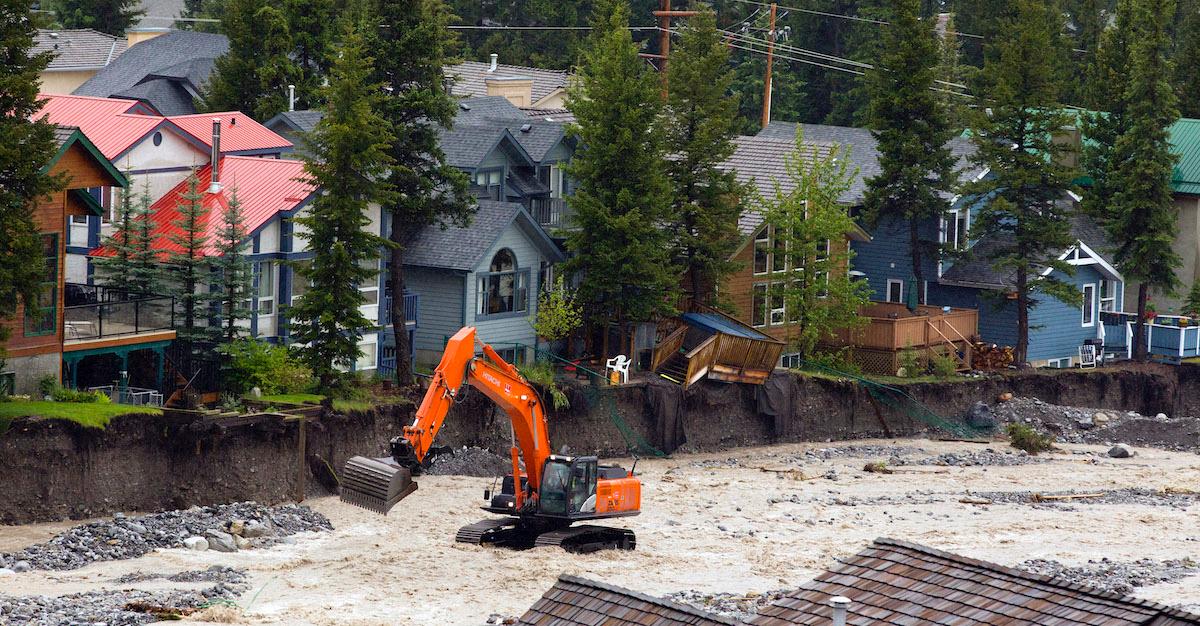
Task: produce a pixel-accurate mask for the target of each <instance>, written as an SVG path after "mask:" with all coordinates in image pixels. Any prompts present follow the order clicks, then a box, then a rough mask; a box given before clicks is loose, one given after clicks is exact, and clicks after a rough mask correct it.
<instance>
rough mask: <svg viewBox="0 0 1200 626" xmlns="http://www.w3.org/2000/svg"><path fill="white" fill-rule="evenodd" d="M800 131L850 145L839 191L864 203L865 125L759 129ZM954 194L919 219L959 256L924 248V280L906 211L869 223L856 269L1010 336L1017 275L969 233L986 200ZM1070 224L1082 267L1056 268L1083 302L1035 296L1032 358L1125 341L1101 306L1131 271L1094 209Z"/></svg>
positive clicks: (1069, 252) (902, 298)
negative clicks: (972, 313)
mask: <svg viewBox="0 0 1200 626" xmlns="http://www.w3.org/2000/svg"><path fill="white" fill-rule="evenodd" d="M798 131H799V132H802V133H803V137H804V140H805V141H815V142H829V143H834V144H837V145H840V146H843V147H845V148H848V149H849V158H850V159H851V160H852V161H853V166H854V167H857V168H858V175H857V176H856V178H855V180H854V181H853V184H852V185H851V187H850V189H849V190H848V191H847V192H846V194H845V195H844V196H843V198H842V201H843V202H845V203H847V204H849V205H851V206H858V205H861V204H862V201H863V193H864V192H865V190H866V180H867V179H869V178H871V177H872V176H875V175H876V174H878V173H879V171H880V169H879V154H878V151H877V149H876V145H875V139H874V137H872V136H871V132H870V131H869V130H867V129H865V128H848V127H842V126H826V125H819V124H791V123H786V122H772V123H771V124H770V125H768V126H767V127H766V128H764V129H763V130H762V131H761V132H760V133H759V135H760V136H775V137H783V136H795V134H796V133H797V132H798ZM950 148H951V151H952V153H953V154H954V155H955V157H957V158H958V160H959V168H960V176H961V177H962V181H963V182H966V181H969V180H976V179H979V178H981V177H983V176H986V175H987V172H986V171H985V170H983V169H981V168H979V167H977V166H973V165H972V164H971V163H970V162H969V161H968V157H969V156H970V154H971V153H972V146H971V143H970V142H969V141H967V140H966V139H962V138H956V139H954V140H952V141H951V144H950ZM953 200H954V201H953V203H952V204H951V208H950V210H949V211H947V213H946V215H945V216H943V217H942V218H941V219H936V220H929V221H928V223H926V224H923V225H922V238H923V239H924V240H926V241H929V242H933V243H936V244H938V245H941V246H946V247H948V248H951V249H955V250H961V251H963V252H964V253H968V252H969V254H965V255H964V257H963V259H962V260H960V261H958V262H957V263H956V262H955V261H954V260H952V259H951V258H950V257H949V256H946V257H944V258H942V257H941V256H940V255H938V254H930V255H925V259H923V267H922V272H921V273H922V275H923V279H924V280H923V281H922V282H921V283H920V284H918V283H917V281H916V280H915V276H914V272H913V269H912V259H911V258H910V256H909V254H908V249H909V232H908V225H907V224H906V223H903V222H901V221H899V220H884V221H882V222H881V223H879V224H877V225H876V226H875V227H874V228H873V229H871V233H870V234H871V238H870V240H867V241H854V242H853V243H852V249H853V250H854V253H855V257H854V261H853V264H854V270H855V271H858V272H861V273H862V275H863V276H864V278H865V279H866V280H867V282H868V284H869V285H870V287H871V289H872V291H873V299H874V300H877V301H882V302H890V303H912V302H915V301H916V300H917V298H916V297H914V296H915V295H916V294H913V293H912V291H913V290H914V289H917V290H920V291H921V295H923V296H924V297H923V298H921V299H922V300H924V302H926V303H927V304H928V305H931V306H933V307H942V306H949V307H952V308H955V309H958V308H963V309H977V310H978V318H979V322H978V334H979V338H980V339H982V340H983V341H985V342H988V343H995V344H999V345H1013V344H1014V343H1015V342H1016V334H1017V312H1016V308H1015V301H1013V300H1010V299H1009V298H1008V296H1007V294H1008V292H1009V291H1010V290H1011V287H1012V285H1013V280H1012V277H1010V276H1004V275H1003V274H1002V273H1000V272H998V271H997V270H996V269H995V268H993V267H992V266H991V264H990V263H989V262H988V261H987V260H986V251H987V247H988V246H989V245H994V244H989V242H987V241H973V240H971V238H970V237H969V232H970V227H971V224H972V221H973V217H974V215H975V214H976V212H977V211H979V210H980V208H981V207H982V206H983V205H982V204H981V203H980V202H978V201H977V200H973V199H968V198H954V199H953ZM1077 200H1078V198H1077V197H1072V196H1070V195H1066V196H1064V198H1063V200H1062V201H1063V202H1067V203H1071V204H1076V203H1077ZM1072 234H1073V236H1074V237H1075V240H1076V241H1075V243H1074V244H1073V245H1071V246H1069V247H1068V248H1067V249H1065V250H1063V251H1062V252H1061V254H1060V257H1059V258H1060V259H1063V260H1066V261H1068V262H1069V263H1070V264H1071V265H1073V266H1075V274H1074V275H1073V276H1067V275H1065V274H1062V275H1055V276H1054V277H1055V278H1057V279H1060V280H1063V281H1066V282H1069V283H1071V284H1074V285H1076V286H1077V287H1078V288H1079V290H1080V296H1081V304H1079V305H1068V304H1065V303H1062V302H1060V301H1058V300H1055V299H1053V298H1050V297H1048V296H1043V297H1040V298H1039V299H1038V300H1039V301H1038V303H1037V305H1036V306H1035V307H1034V308H1033V309H1032V310H1031V312H1030V325H1031V329H1030V342H1029V357H1028V358H1029V361H1030V362H1031V363H1032V364H1033V365H1035V366H1052V367H1069V366H1071V365H1074V364H1076V363H1077V362H1078V360H1079V347H1080V346H1081V345H1083V344H1084V342H1085V341H1087V340H1092V339H1097V338H1100V337H1103V336H1105V335H1110V336H1109V337H1108V340H1109V342H1110V344H1109V345H1110V350H1119V351H1121V352H1124V347H1123V344H1122V345H1121V346H1116V344H1115V343H1112V342H1115V341H1116V339H1115V338H1113V337H1111V335H1112V334H1113V333H1112V332H1108V333H1106V332H1105V330H1106V329H1105V326H1104V324H1102V323H1101V321H1100V319H1101V314H1102V313H1108V312H1115V311H1120V310H1121V308H1122V305H1123V299H1124V290H1125V287H1124V280H1123V278H1122V277H1121V275H1120V273H1119V272H1118V271H1117V270H1116V269H1115V267H1114V266H1113V263H1112V260H1111V255H1110V254H1109V252H1108V251H1109V249H1110V246H1109V244H1108V242H1107V239H1106V238H1105V235H1104V232H1103V230H1102V229H1100V228H1099V227H1098V226H1096V224H1095V223H1094V222H1093V221H1092V220H1090V219H1089V218H1086V217H1084V216H1077V217H1076V218H1074V219H1073V222H1072ZM1060 274H1061V273H1060ZM1047 275H1049V274H1047ZM1121 334H1122V336H1123V335H1124V332H1123V331H1122V332H1121ZM1164 337H1165V334H1164ZM1113 346H1116V347H1113Z"/></svg>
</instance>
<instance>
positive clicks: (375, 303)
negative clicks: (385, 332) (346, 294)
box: [358, 259, 379, 322]
mask: <svg viewBox="0 0 1200 626" xmlns="http://www.w3.org/2000/svg"><path fill="white" fill-rule="evenodd" d="M362 266H363V268H364V269H367V270H369V271H370V272H371V276H370V278H367V279H365V280H363V281H362V282H360V283H359V284H358V292H359V293H360V294H362V297H363V303H362V305H361V306H360V307H359V312H361V313H362V315H363V317H365V318H367V319H368V320H371V322H378V321H379V260H378V259H371V260H367V261H363V262H362Z"/></svg>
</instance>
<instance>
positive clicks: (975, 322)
mask: <svg viewBox="0 0 1200 626" xmlns="http://www.w3.org/2000/svg"><path fill="white" fill-rule="evenodd" d="M883 304H885V303H879V304H875V305H873V306H871V307H870V308H868V309H867V310H866V311H865V313H867V314H868V316H869V321H868V322H867V324H866V325H864V326H862V327H860V328H855V329H843V330H840V331H838V332H837V333H835V337H836V341H837V342H838V343H840V344H841V345H846V346H854V347H859V348H871V349H875V350H903V349H906V348H918V349H920V348H925V347H928V346H932V345H938V344H943V343H946V342H947V341H950V340H951V339H953V341H964V342H968V338H969V337H972V336H974V335H976V334H978V328H979V312H978V311H975V310H974V309H953V310H951V311H950V312H949V313H945V312H942V310H941V309H937V308H936V307H922V308H923V309H932V310H930V311H928V313H926V311H923V310H918V312H919V313H926V314H917V315H913V314H912V313H909V312H908V311H907V309H904V307H903V306H902V305H897V306H898V307H899V308H900V309H901V310H902V311H903V313H902V314H901V313H899V312H894V311H889V310H888V307H885V306H881V305H883ZM935 311H936V312H935ZM880 313H883V314H884V315H887V314H889V313H892V314H896V315H897V317H886V316H881V317H877V316H875V315H879V314H880ZM901 315H904V316H901Z"/></svg>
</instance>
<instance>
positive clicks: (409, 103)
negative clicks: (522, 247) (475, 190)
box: [368, 0, 475, 386]
mask: <svg viewBox="0 0 1200 626" xmlns="http://www.w3.org/2000/svg"><path fill="white" fill-rule="evenodd" d="M376 11H377V13H378V20H379V22H378V23H379V26H378V28H377V29H375V35H373V36H369V38H368V42H369V44H370V46H369V47H370V49H371V50H373V51H374V52H375V53H376V55H377V56H376V58H375V75H374V76H373V78H372V80H373V81H374V82H377V83H381V84H382V85H383V87H384V89H385V90H386V91H387V93H388V98H387V99H386V100H384V101H383V102H382V103H381V104H380V106H379V110H380V112H381V114H382V117H383V118H384V119H385V120H386V121H387V122H388V123H389V124H390V125H391V129H392V133H393V137H392V140H391V142H392V143H391V147H390V148H389V149H388V153H389V155H390V156H391V159H392V162H393V164H394V166H393V167H392V168H391V170H390V172H389V173H388V182H389V183H390V184H391V186H392V189H393V190H395V192H396V196H395V197H394V199H393V200H391V201H389V202H387V203H385V204H384V208H385V209H386V210H388V212H389V213H390V215H389V217H390V219H389V220H388V222H389V223H390V227H391V230H390V233H389V237H390V239H391V254H390V259H389V264H388V272H389V275H388V282H389V283H390V286H389V289H390V292H391V295H392V311H391V313H392V325H393V332H394V335H395V345H396V354H397V355H398V357H397V359H396V380H397V381H398V383H399V384H400V385H401V386H408V385H411V384H413V377H412V364H411V363H410V362H409V360H408V359H407V358H405V357H404V355H407V354H409V345H408V331H407V329H406V328H405V321H406V320H405V319H404V258H405V249H406V248H405V247H406V246H407V245H409V244H410V243H411V242H412V241H413V240H414V239H416V237H417V236H418V235H420V233H421V231H423V230H425V228H427V227H429V226H433V225H437V224H459V225H465V224H467V223H469V222H470V218H471V215H472V214H473V213H474V209H475V203H474V199H473V198H471V196H470V193H469V191H468V180H467V176H466V174H464V173H463V172H462V171H460V170H458V169H457V168H455V167H453V166H451V165H449V164H448V163H446V157H445V154H443V153H442V149H441V146H440V145H439V129H441V128H449V127H450V126H451V124H453V122H454V115H455V113H456V111H457V110H458V106H457V103H456V101H455V99H454V98H453V96H451V95H450V94H449V93H448V92H447V91H446V86H445V82H444V79H443V76H442V65H444V64H445V62H446V54H447V50H448V48H449V47H450V46H451V45H452V43H453V37H452V36H451V34H450V31H449V30H448V29H447V28H446V25H447V24H448V22H449V19H450V16H449V13H448V12H447V10H446V6H445V4H443V2H442V0H397V1H392V0H380V1H379V3H378V4H377V5H376Z"/></svg>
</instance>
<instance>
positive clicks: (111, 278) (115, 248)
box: [92, 173, 137, 288]
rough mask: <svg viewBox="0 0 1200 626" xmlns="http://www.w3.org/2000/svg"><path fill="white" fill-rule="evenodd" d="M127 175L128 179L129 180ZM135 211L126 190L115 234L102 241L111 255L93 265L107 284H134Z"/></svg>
mask: <svg viewBox="0 0 1200 626" xmlns="http://www.w3.org/2000/svg"><path fill="white" fill-rule="evenodd" d="M128 176H129V175H128V173H126V178H128ZM135 211H136V209H134V205H133V194H132V193H130V192H129V190H128V189H125V190H123V191H122V192H121V203H120V204H119V205H118V206H117V211H116V215H115V216H114V217H115V218H116V219H114V220H113V232H112V234H110V235H105V236H104V238H102V239H101V240H100V245H101V247H103V248H104V249H105V251H106V252H108V253H109V254H108V255H107V256H99V257H96V258H95V259H93V261H92V264H93V265H95V267H96V270H97V271H98V272H99V273H100V274H101V275H102V277H103V278H104V281H105V282H106V283H110V284H113V285H119V286H121V287H123V288H127V287H128V285H130V283H132V282H133V258H134V255H135V254H136V249H137V234H136V232H135V230H134V219H135Z"/></svg>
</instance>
